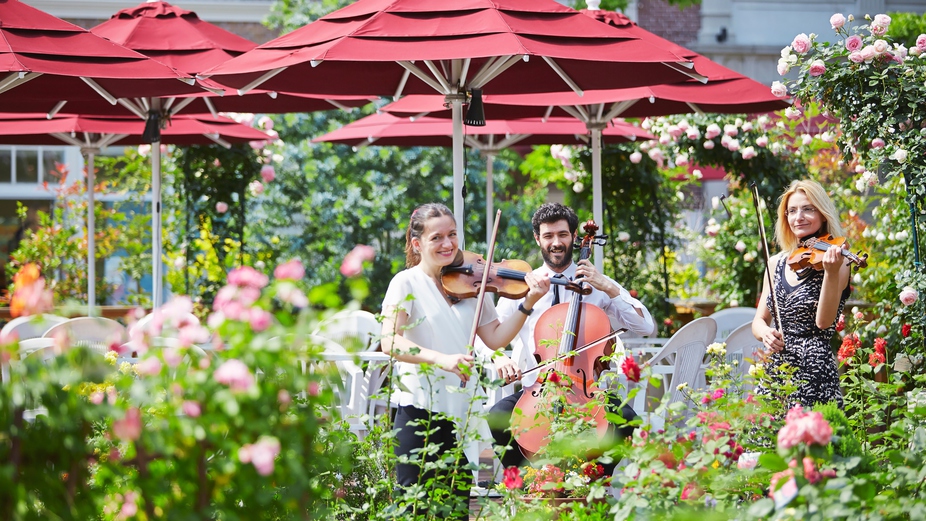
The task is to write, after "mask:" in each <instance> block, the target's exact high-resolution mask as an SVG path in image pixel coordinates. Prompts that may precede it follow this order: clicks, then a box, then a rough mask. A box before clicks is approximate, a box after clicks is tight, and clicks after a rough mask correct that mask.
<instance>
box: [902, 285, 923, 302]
mask: <svg viewBox="0 0 926 521" xmlns="http://www.w3.org/2000/svg"><path fill="white" fill-rule="evenodd" d="M919 297H920V294H919V292H917V291H916V290H915V289H913V288H911V287H910V286H907V287H905V288H904V289H903V290H901V292H900V302H902V303H903V305H904V306H909V305H911V304H913V303H914V302H916V301H917V299H918V298H919Z"/></svg>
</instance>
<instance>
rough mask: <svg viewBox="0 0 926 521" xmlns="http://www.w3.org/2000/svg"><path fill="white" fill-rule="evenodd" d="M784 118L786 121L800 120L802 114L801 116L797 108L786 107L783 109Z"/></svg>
mask: <svg viewBox="0 0 926 521" xmlns="http://www.w3.org/2000/svg"><path fill="white" fill-rule="evenodd" d="M785 116H786V117H787V118H788V119H791V120H794V119H801V117H802V116H803V114H801V109H799V108H795V107H788V108H786V109H785Z"/></svg>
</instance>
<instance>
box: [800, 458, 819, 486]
mask: <svg viewBox="0 0 926 521" xmlns="http://www.w3.org/2000/svg"><path fill="white" fill-rule="evenodd" d="M803 462H804V478H806V479H807V481H809V482H810V484H811V485H813V484H816V483H819V482H820V480H821V479H823V476H822V475H820V471H818V470H817V465H816V464H815V463H814V461H813V458H809V457H805V458H804V460H803Z"/></svg>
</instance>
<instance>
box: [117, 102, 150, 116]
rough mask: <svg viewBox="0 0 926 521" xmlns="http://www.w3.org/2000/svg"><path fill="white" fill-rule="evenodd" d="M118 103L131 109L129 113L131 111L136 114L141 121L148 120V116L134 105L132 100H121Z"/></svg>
mask: <svg viewBox="0 0 926 521" xmlns="http://www.w3.org/2000/svg"><path fill="white" fill-rule="evenodd" d="M118 102H119V104H120V105H122V106H123V107H125V108H127V109H129V111H130V112H131V113H132V114H135V115H136V116H138V117H140V118H141V119H148V115H147V114H145V113H144V112H142V110H141V108H139V107H138V105H136V104H134V103H132V100H127V99H125V98H119V100H118Z"/></svg>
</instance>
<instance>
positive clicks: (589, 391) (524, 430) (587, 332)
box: [511, 221, 615, 458]
mask: <svg viewBox="0 0 926 521" xmlns="http://www.w3.org/2000/svg"><path fill="white" fill-rule="evenodd" d="M583 229H584V231H585V236H584V238H583V239H582V242H581V244H580V245H579V260H580V261H581V260H583V259H588V258H589V255H590V254H591V247H592V246H593V245H604V243H605V237H604V236H596V235H595V232H597V231H598V225H596V224H595V223H594V222H593V221H588V222H587V223H586V224H585V226H584V228H583ZM577 282H578V281H577ZM610 333H611V321H610V319H609V318H608V315H607V314H606V313H605V312H604V311H603V310H602V309H601V308H599V307H597V306H594V305H591V304H585V303H583V302H582V292H581V291H578V292H573V293H572V296H571V299H570V301H569V302H568V303H566V302H564V303H560V304H557V305H555V306H552V307H551V308H549V309H547V310H546V311H544V312H543V314H542V315H541V316H540V318H539V319H538V321H537V324H536V326H534V339H533V340H534V346H535V351H534V353H535V354H536V355H537V356H538V357H539V358H540V360H539V363H540V364H541V366H542V371H543V372H542V373H541V375H540V376H539V377H538V378H537V381H536V382H535V383H534V385H532V386H530V387H528V388H526V389H524V393H523V394H522V396H521V398H520V399H519V400H518V403H517V405H516V406H515V410H520V411H521V412H520V413H519V414H513V415H512V417H511V432H512V435H513V436H514V439H515V440H517V442H518V445H520V446H521V450H522V452H524V455H525V457H528V458H530V457H532V456H533V455H534V454H536V453H537V452H538V451H539V450H540V449H541V448H543V447H544V446H546V445H547V443H548V442H549V437H550V433H551V431H550V424H551V422H552V420H553V417H554V416H555V415H558V414H560V413H561V412H562V409H563V407H562V406H561V405H554V406H553V407H550V404H548V403H547V402H546V401H545V400H544V399H543V398H544V395H545V394H546V392H547V391H548V390H549V388H548V386H551V385H555V386H563V387H568V389H565V393H564V397H565V399H566V401H567V402H568V404H569V405H570V406H572V407H575V408H576V409H581V408H583V407H586V406H588V404H589V402H592V401H593V400H595V398H596V396H595V395H596V394H597V393H599V392H600V389H599V388H598V387H597V385H596V383H595V379H596V378H597V375H598V373H600V369H601V368H602V365H601V359H602V357H606V356H609V355H611V353H612V352H613V350H614V343H613V341H612V340H611V339H613V338H614V336H615V335H611V334H610ZM596 339H602V340H600V341H596ZM557 341H558V342H557ZM590 341H591V343H592V344H591V345H589V346H587V348H586V349H583V350H582V352H580V353H579V352H577V351H576V347H577V346H585V345H586V344H588V343H589V342H590ZM551 409H552V410H551ZM606 414H607V411H606V408H605V405H604V403H598V404H594V405H592V406H589V407H588V410H587V411H586V412H585V418H586V420H590V421H591V422H592V423H594V424H595V431H596V433H597V435H598V438H599V439H601V438H604V437H605V435H606V434H607V430H608V421H607V419H606Z"/></svg>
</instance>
